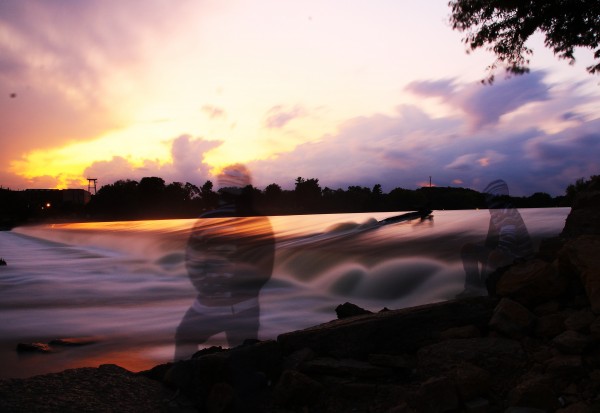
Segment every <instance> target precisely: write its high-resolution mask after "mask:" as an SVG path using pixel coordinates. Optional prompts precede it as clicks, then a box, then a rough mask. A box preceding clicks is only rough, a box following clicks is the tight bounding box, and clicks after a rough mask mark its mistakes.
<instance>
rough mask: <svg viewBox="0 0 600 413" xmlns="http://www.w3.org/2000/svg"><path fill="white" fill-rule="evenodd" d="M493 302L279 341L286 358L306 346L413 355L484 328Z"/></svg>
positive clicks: (390, 314)
mask: <svg viewBox="0 0 600 413" xmlns="http://www.w3.org/2000/svg"><path fill="white" fill-rule="evenodd" d="M496 303H497V300H496V299H493V298H490V297H473V298H468V299H461V300H454V301H449V302H444V303H436V304H428V305H424V306H420V307H413V308H405V309H401V310H393V311H383V312H379V313H375V314H366V315H362V316H356V317H350V318H344V319H342V320H334V321H331V322H329V323H325V324H321V325H319V326H316V327H311V328H308V329H305V330H300V331H294V332H291V333H286V334H282V335H280V336H279V337H278V338H277V341H278V343H279V344H280V345H281V348H282V351H283V353H284V354H290V353H292V352H294V351H297V350H301V349H303V348H306V347H308V348H310V349H312V350H313V351H314V352H315V353H317V354H319V355H325V356H332V357H336V358H360V359H366V358H367V356H368V355H369V354H374V353H383V354H404V353H411V352H414V351H416V350H417V349H418V348H419V347H422V346H423V345H426V344H431V343H433V342H436V341H437V340H438V339H439V338H440V336H441V333H442V332H443V331H446V330H448V329H449V328H453V327H461V326H467V325H472V326H475V327H477V328H479V329H481V330H484V329H486V328H487V324H488V322H489V319H490V317H491V315H492V312H493V309H494V307H495V305H496Z"/></svg>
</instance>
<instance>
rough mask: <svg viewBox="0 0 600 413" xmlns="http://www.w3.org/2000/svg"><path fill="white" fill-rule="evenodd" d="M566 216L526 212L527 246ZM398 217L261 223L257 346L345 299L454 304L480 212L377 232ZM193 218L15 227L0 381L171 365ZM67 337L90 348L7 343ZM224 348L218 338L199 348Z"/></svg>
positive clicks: (184, 303)
mask: <svg viewBox="0 0 600 413" xmlns="http://www.w3.org/2000/svg"><path fill="white" fill-rule="evenodd" d="M568 212H569V209H568V208H549V209H522V210H520V213H521V215H522V217H523V219H524V221H525V223H526V225H527V228H528V230H529V232H530V234H531V236H532V239H533V241H534V245H536V246H537V245H538V244H539V241H540V240H541V239H542V238H547V237H551V236H556V235H558V234H559V233H560V231H561V230H562V228H563V226H564V221H565V218H566V216H567V214H568ZM396 214H400V212H398V213H367V214H327V215H297V216H276V217H270V218H269V221H270V225H271V227H272V229H273V234H274V239H275V264H274V269H273V274H272V277H271V278H270V280H269V281H268V282H267V283H266V285H265V286H264V287H263V288H262V290H261V292H260V298H259V300H260V306H261V315H260V330H259V338H261V339H273V338H276V337H277V335H278V334H280V333H283V332H286V331H291V330H296V329H302V328H306V327H309V326H312V325H316V324H319V323H323V322H326V321H329V320H332V319H334V318H335V311H334V309H335V307H336V306H337V305H338V304H341V303H344V302H346V301H350V302H353V303H355V304H357V305H359V306H361V307H363V308H366V309H369V310H371V311H379V310H380V309H382V308H383V307H387V308H390V309H396V308H403V307H409V306H415V305H421V304H426V303H432V302H439V301H444V300H449V299H452V298H453V297H454V296H455V295H456V294H457V293H458V292H460V291H461V290H462V287H463V283H464V271H463V269H462V264H461V260H460V254H459V252H460V248H461V246H462V245H464V244H465V243H467V242H477V241H482V240H483V239H484V238H485V236H486V233H487V228H488V222H489V213H488V211H487V210H469V211H434V213H433V218H432V219H428V220H423V221H421V220H413V221H410V222H401V223H396V224H389V225H385V226H378V225H376V224H375V223H376V222H377V221H379V220H382V219H384V218H387V217H390V216H393V215H396ZM195 223H196V220H193V219H184V220H158V221H129V222H99V223H79V224H76V223H75V224H54V225H37V226H23V227H18V228H15V229H13V230H12V231H8V232H7V231H4V232H0V257H1V258H4V259H5V260H6V261H7V263H8V265H7V266H5V267H0V365H2V366H3V367H2V370H1V371H0V378H6V377H28V376H31V375H36V374H42V373H48V372H56V371H61V370H64V369H66V368H74V367H82V366H98V365H100V364H104V363H115V364H118V365H120V366H122V367H125V368H127V369H129V370H132V371H139V370H143V369H148V368H150V367H152V366H154V365H157V364H160V363H165V362H167V361H171V360H172V359H173V351H174V342H173V340H174V333H175V329H176V327H177V326H178V324H179V322H180V320H181V319H182V316H183V314H184V313H185V312H186V311H187V309H188V308H189V307H190V304H191V303H192V301H193V300H194V298H195V296H196V290H195V289H194V288H193V286H192V284H191V282H190V279H189V277H188V274H187V271H186V266H185V248H186V243H187V241H188V238H189V234H190V230H191V229H192V228H193V227H194V225H195ZM69 337H75V338H79V339H84V340H89V341H91V342H93V344H89V345H85V346H80V347H55V348H54V350H55V351H53V352H52V353H49V354H37V353H18V352H17V351H16V350H15V349H16V345H17V343H20V342H25V343H29V342H49V341H50V340H53V339H57V338H69ZM211 345H222V346H226V345H227V344H226V339H225V335H224V334H222V333H220V334H217V335H216V336H214V337H212V338H211V339H210V340H209V341H208V342H207V343H204V344H203V345H202V346H201V348H202V347H207V346H211Z"/></svg>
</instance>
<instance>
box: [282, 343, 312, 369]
mask: <svg viewBox="0 0 600 413" xmlns="http://www.w3.org/2000/svg"><path fill="white" fill-rule="evenodd" d="M314 358H315V352H314V351H312V350H311V349H309V348H308V347H305V348H303V349H300V350H297V351H294V352H293V353H292V354H290V355H289V356H287V357H286V358H285V360H284V362H283V369H284V370H288V369H293V370H296V369H298V367H299V366H301V365H302V363H304V362H306V361H308V360H312V359H314Z"/></svg>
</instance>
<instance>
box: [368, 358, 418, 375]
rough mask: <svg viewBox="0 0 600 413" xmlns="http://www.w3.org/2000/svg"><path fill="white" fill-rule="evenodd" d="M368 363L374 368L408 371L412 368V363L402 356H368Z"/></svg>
mask: <svg viewBox="0 0 600 413" xmlns="http://www.w3.org/2000/svg"><path fill="white" fill-rule="evenodd" d="M368 360H369V363H371V364H373V365H374V366H380V367H390V368H393V369H399V370H405V371H409V370H411V369H412V368H413V367H414V364H415V363H414V361H413V360H411V359H409V357H408V356H404V355H390V354H369V357H368Z"/></svg>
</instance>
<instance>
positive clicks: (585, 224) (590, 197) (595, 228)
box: [561, 191, 600, 238]
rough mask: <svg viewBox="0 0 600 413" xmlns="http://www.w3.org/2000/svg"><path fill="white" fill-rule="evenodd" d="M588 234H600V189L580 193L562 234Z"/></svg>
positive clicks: (564, 235)
mask: <svg viewBox="0 0 600 413" xmlns="http://www.w3.org/2000/svg"><path fill="white" fill-rule="evenodd" d="M586 234H596V235H598V234H600V191H585V192H581V193H579V194H578V196H577V198H576V199H575V202H574V203H573V207H572V208H571V212H570V213H569V215H568V216H567V220H566V222H565V227H564V229H563V231H562V233H561V236H562V237H566V238H574V237H577V236H580V235H586Z"/></svg>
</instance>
